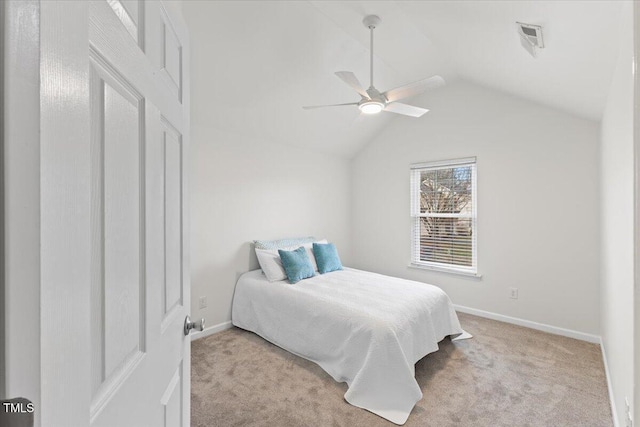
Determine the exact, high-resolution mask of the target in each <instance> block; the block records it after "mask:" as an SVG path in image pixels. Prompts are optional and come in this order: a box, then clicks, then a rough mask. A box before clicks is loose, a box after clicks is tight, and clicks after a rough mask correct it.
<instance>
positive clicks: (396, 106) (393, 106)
mask: <svg viewBox="0 0 640 427" xmlns="http://www.w3.org/2000/svg"><path fill="white" fill-rule="evenodd" d="M384 111H388V112H390V113H396V114H402V115H405V116H411V117H420V116H422V115H423V114H424V113H426V112H428V111H429V110H427V109H426V108H420V107H414V106H413V105H409V104H403V103H401V102H390V103H389V104H387V105H386V107H384Z"/></svg>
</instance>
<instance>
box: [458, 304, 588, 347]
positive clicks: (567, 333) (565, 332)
mask: <svg viewBox="0 0 640 427" xmlns="http://www.w3.org/2000/svg"><path fill="white" fill-rule="evenodd" d="M453 307H454V308H455V309H456V310H457V311H460V312H462V313H467V314H473V315H474V316H480V317H486V318H487V319H493V320H498V321H500V322H505V323H511V324H514V325H518V326H524V327H526V328H531V329H536V330H538V331H543V332H549V333H551V334H555V335H562V336H564V337H569V338H575V339H577V340H582V341H587V342H591V343H594V344H600V337H599V336H598V335H592V334H586V333H584V332H578V331H573V330H571V329H564V328H559V327H557V326H551V325H546V324H544V323H538V322H532V321H531V320H525V319H519V318H517V317H510V316H505V315H503V314H497V313H492V312H490V311H484V310H478V309H476V308H470V307H464V306H461V305H457V304H454V305H453Z"/></svg>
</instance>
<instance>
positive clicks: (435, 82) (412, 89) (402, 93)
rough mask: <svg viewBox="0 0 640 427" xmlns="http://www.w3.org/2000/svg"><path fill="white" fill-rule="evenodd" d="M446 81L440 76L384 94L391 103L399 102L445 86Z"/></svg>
mask: <svg viewBox="0 0 640 427" xmlns="http://www.w3.org/2000/svg"><path fill="white" fill-rule="evenodd" d="M444 85H445V81H444V79H443V78H442V77H440V76H432V77H429V78H427V79H423V80H418V81H417V82H413V83H409V84H408V85H404V86H400V87H397V88H395V89H391V90H388V91H386V92H384V93H383V94H382V95H384V96H385V97H386V98H387V101H389V102H395V101H399V100H401V99H403V98H408V97H410V96H413V95H417V94H419V93H422V92H424V91H426V90H428V89H435V88H437V87H440V86H444Z"/></svg>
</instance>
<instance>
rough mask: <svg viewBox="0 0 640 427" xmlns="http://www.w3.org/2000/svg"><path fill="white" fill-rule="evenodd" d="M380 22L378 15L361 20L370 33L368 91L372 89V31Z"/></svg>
mask: <svg viewBox="0 0 640 427" xmlns="http://www.w3.org/2000/svg"><path fill="white" fill-rule="evenodd" d="M380 22H382V20H381V19H380V17H379V16H378V15H367V16H365V17H364V19H363V20H362V23H363V24H364V26H365V27H367V28H368V29H369V33H370V44H371V49H370V51H369V70H371V75H370V76H371V84H370V85H369V89H371V88H373V30H375V29H376V26H378V25H380Z"/></svg>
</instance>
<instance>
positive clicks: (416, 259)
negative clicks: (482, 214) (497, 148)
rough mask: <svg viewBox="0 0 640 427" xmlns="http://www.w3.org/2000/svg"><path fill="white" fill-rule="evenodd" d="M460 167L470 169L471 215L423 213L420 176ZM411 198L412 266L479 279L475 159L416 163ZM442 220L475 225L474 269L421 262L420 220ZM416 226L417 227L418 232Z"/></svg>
mask: <svg viewBox="0 0 640 427" xmlns="http://www.w3.org/2000/svg"><path fill="white" fill-rule="evenodd" d="M460 166H471V185H472V189H471V191H472V196H471V214H462V213H461V214H451V213H440V214H430V213H420V174H421V172H423V171H426V170H438V169H451V168H455V167H460ZM410 199H411V210H410V213H411V262H410V264H409V266H410V267H415V268H423V269H428V270H437V271H443V272H449V273H455V274H462V275H469V276H476V277H480V274H478V209H477V203H478V179H477V161H476V158H475V157H466V158H461V159H453V160H440V161H435V162H427V163H414V164H412V165H410ZM428 216H433V217H440V218H445V217H448V218H469V219H471V224H472V236H473V237H472V241H471V248H472V255H471V266H469V267H466V266H461V265H454V264H448V263H441V262H433V261H422V260H420V239H419V238H416V236H419V235H420V228H419V227H420V218H422V217H428ZM416 227H417V228H418V229H417V230H416Z"/></svg>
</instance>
